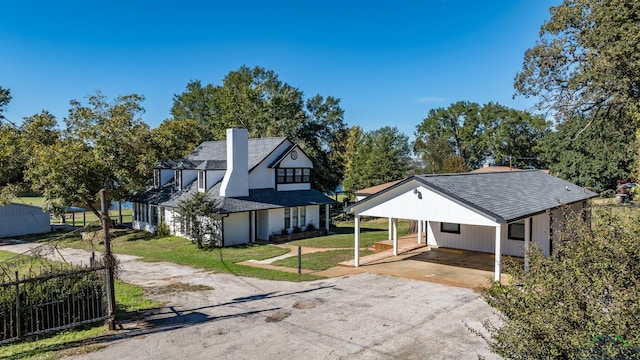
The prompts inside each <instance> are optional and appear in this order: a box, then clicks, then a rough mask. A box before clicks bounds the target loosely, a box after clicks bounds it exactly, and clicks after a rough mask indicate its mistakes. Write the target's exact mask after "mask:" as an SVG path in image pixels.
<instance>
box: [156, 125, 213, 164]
mask: <svg viewBox="0 0 640 360" xmlns="http://www.w3.org/2000/svg"><path fill="white" fill-rule="evenodd" d="M205 140H206V137H205V130H204V129H203V128H202V127H201V126H200V125H199V124H198V122H197V121H196V120H194V119H181V120H178V119H167V120H165V121H163V122H162V123H161V124H160V126H158V127H157V128H155V129H151V142H152V146H151V151H152V153H153V158H155V159H158V160H177V159H182V158H184V157H185V156H186V155H188V154H189V153H190V152H191V151H193V149H195V148H196V147H197V146H198V145H200V143H202V142H203V141H205Z"/></svg>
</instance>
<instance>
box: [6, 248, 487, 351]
mask: <svg viewBox="0 0 640 360" xmlns="http://www.w3.org/2000/svg"><path fill="white" fill-rule="evenodd" d="M29 246H30V244H29V245H25V244H22V245H3V246H0V250H9V251H16V252H21V251H23V250H25V249H26V248H28V247H29ZM60 253H61V254H62V255H63V256H64V257H65V258H66V259H67V261H70V260H71V259H72V258H73V259H80V260H84V261H86V259H87V257H88V255H89V254H88V253H86V252H82V251H81V250H70V249H60ZM51 256H52V257H57V256H58V253H57V252H52V253H51ZM120 261H121V269H122V271H121V278H122V279H123V280H124V281H127V282H131V283H135V284H138V285H142V286H146V287H149V288H150V290H155V291H154V295H151V297H152V298H154V299H156V300H159V301H163V302H164V303H165V304H166V306H164V307H162V308H159V309H157V310H155V311H153V312H151V313H150V314H149V316H148V317H146V318H145V319H144V320H142V321H139V322H134V323H128V324H124V330H121V331H120V332H118V334H116V335H115V336H112V337H108V338H105V339H102V340H101V341H100V342H99V345H100V346H105V347H104V348H102V349H101V350H98V351H95V352H92V353H88V354H83V355H80V356H76V357H73V359H104V358H125V359H212V358H223V359H347V358H349V359H424V358H428V359H451V358H456V359H477V358H479V357H483V358H485V359H495V358H498V357H497V356H496V355H495V354H492V353H491V352H490V351H489V350H488V347H487V345H486V343H485V342H484V340H482V339H481V338H480V337H478V336H477V335H475V334H473V333H472V332H470V331H469V329H468V327H471V328H473V329H477V330H480V331H482V329H483V328H482V322H484V321H490V322H494V323H495V322H497V321H498V318H497V316H496V314H495V313H494V311H493V309H492V308H491V307H489V306H488V305H487V304H486V302H485V301H484V300H483V299H482V298H481V296H480V295H479V294H478V293H477V292H474V291H472V290H469V289H463V288H457V287H451V286H446V285H441V284H436V283H431V282H425V281H415V280H412V279H404V278H398V277H393V276H387V275H378V274H373V273H361V274H355V275H348V276H341V277H336V278H329V279H325V280H320V281H314V282H304V283H291V282H279V281H268V280H261V279H254V278H244V277H239V276H234V275H229V274H214V273H210V272H206V271H201V270H197V269H193V268H190V267H186V266H180V265H175V264H171V263H145V262H142V261H139V260H137V259H136V258H135V257H133V256H123V257H120ZM171 284H190V285H207V286H209V287H211V288H212V290H206V291H180V292H171V293H162V292H161V291H158V289H161V287H162V286H166V285H171ZM159 287H160V288H159Z"/></svg>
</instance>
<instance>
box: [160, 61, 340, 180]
mask: <svg viewBox="0 0 640 360" xmlns="http://www.w3.org/2000/svg"><path fill="white" fill-rule="evenodd" d="M171 114H172V115H173V120H195V121H196V123H197V124H198V125H199V126H200V127H201V128H202V129H204V132H205V134H206V135H205V137H204V139H205V140H224V137H225V130H226V129H227V128H232V127H238V128H245V129H247V130H248V131H249V136H250V137H253V138H257V137H277V136H287V137H289V138H290V139H291V140H292V141H294V142H296V143H298V144H300V146H302V148H303V149H304V150H305V152H307V153H308V154H309V155H310V156H311V157H312V158H313V160H314V162H315V164H316V172H315V173H314V176H313V179H314V180H313V181H314V187H316V188H318V189H320V190H322V191H331V190H334V189H335V188H336V187H337V186H338V184H339V183H340V180H341V178H342V174H343V168H344V164H343V163H342V162H341V161H340V159H341V157H340V154H341V153H342V152H343V150H342V149H341V147H342V146H344V137H345V136H346V125H345V124H344V111H343V110H342V109H341V108H340V100H339V99H337V98H334V97H331V96H328V97H323V96H320V95H316V96H313V97H311V98H309V99H306V100H305V98H304V93H303V92H302V91H300V90H299V89H297V88H295V87H293V86H291V85H289V84H287V83H284V82H282V81H280V80H279V79H278V75H277V74H276V73H275V72H273V71H272V70H266V69H264V68H261V67H254V68H248V67H246V66H242V67H240V68H239V69H238V70H235V71H231V72H229V73H228V74H227V75H226V76H225V77H224V79H223V80H222V84H221V85H211V84H208V85H204V86H203V85H202V83H201V82H200V81H197V80H196V81H191V82H190V83H189V84H187V88H186V90H185V91H184V92H183V93H181V94H178V95H174V103H173V107H172V109H171Z"/></svg>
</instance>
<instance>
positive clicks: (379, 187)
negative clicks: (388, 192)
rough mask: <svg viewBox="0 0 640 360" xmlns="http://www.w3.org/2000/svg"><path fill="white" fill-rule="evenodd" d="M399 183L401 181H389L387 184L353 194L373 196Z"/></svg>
mask: <svg viewBox="0 0 640 360" xmlns="http://www.w3.org/2000/svg"><path fill="white" fill-rule="evenodd" d="M400 181H402V180H394V181H390V182H388V183H384V184H380V185H376V186H370V187H368V188H364V189H360V190H356V191H354V192H353V193H354V194H355V195H373V194H376V193H379V192H380V191H382V190H385V189H387V188H390V187H392V186H393V185H395V184H397V183H399V182H400Z"/></svg>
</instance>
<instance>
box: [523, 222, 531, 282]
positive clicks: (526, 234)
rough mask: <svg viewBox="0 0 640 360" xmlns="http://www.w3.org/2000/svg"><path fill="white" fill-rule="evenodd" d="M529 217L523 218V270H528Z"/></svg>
mask: <svg viewBox="0 0 640 360" xmlns="http://www.w3.org/2000/svg"><path fill="white" fill-rule="evenodd" d="M530 229H531V218H529V219H525V220H524V271H525V272H529V254H527V253H528V252H529V241H531V234H530V232H531V230H530Z"/></svg>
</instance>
